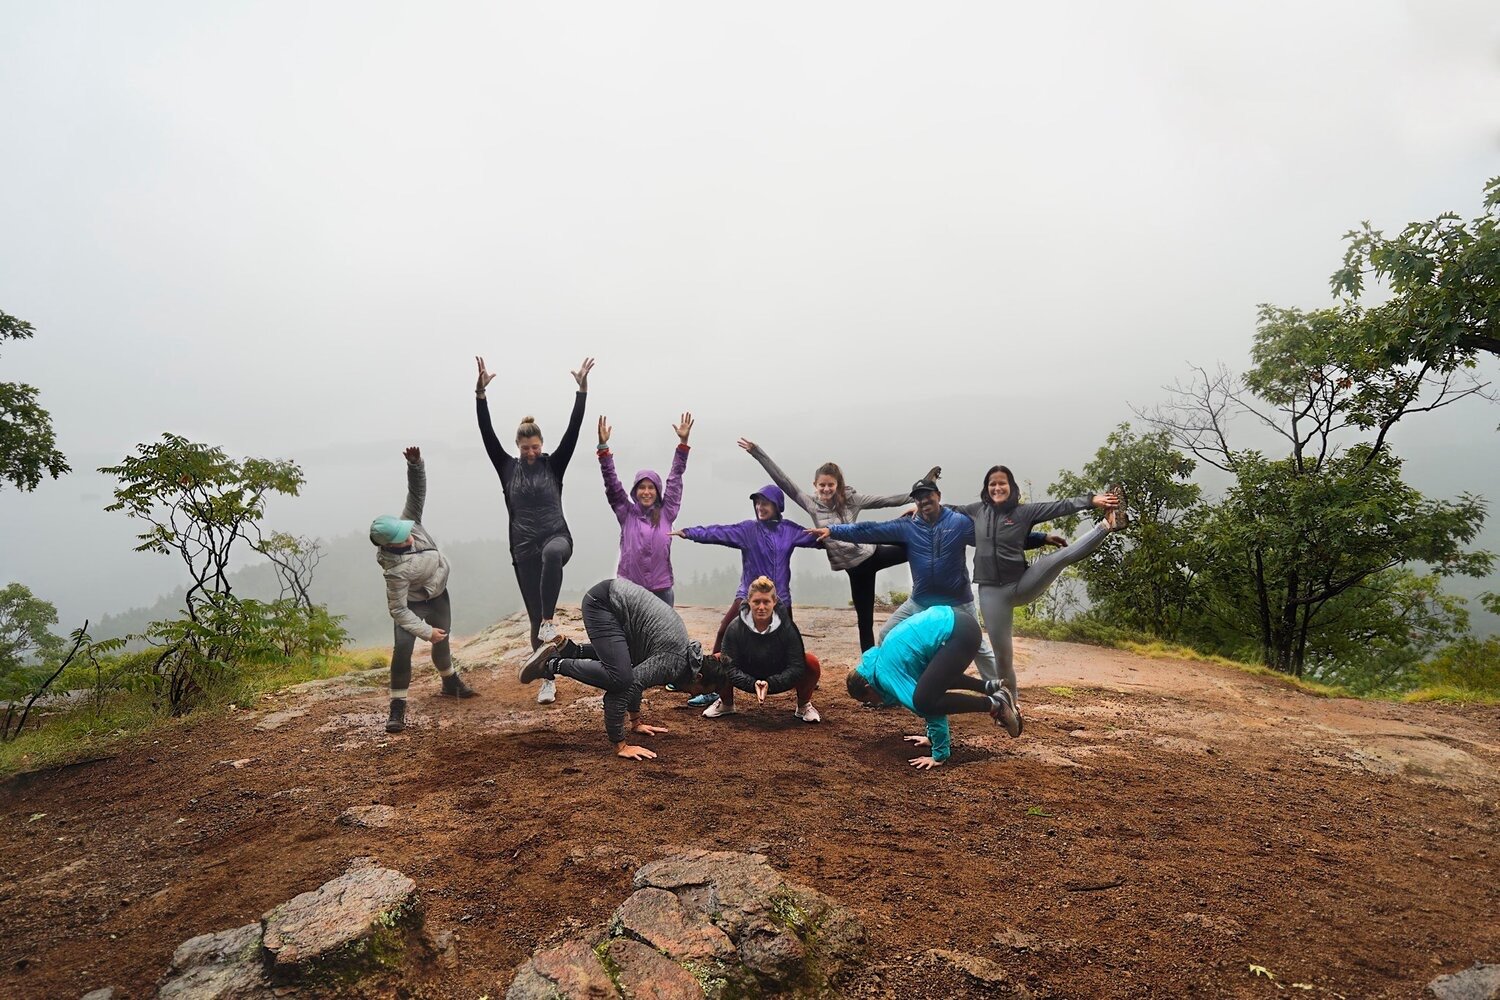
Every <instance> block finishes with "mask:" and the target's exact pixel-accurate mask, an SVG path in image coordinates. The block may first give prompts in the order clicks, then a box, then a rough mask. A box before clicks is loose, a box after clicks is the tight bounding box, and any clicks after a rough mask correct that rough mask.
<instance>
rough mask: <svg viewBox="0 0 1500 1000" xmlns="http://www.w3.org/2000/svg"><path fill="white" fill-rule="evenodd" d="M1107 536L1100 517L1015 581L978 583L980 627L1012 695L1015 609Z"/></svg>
mask: <svg viewBox="0 0 1500 1000" xmlns="http://www.w3.org/2000/svg"><path fill="white" fill-rule="evenodd" d="M1108 537H1109V526H1108V525H1106V524H1104V523H1103V522H1102V521H1101V522H1100V523H1099V524H1096V525H1095V526H1094V529H1093V530H1092V531H1090V532H1089V533H1088V534H1086V535H1084V536H1083V537H1082V538H1080V539H1079V540H1078V541H1076V542H1074V543H1073V544H1071V545H1069V546H1068V547H1067V548H1062V549H1058V550H1057V551H1056V552H1053V553H1052V554H1050V555H1045V556H1042V557H1041V558H1039V559H1034V560H1032V562H1031V565H1030V566H1028V567H1026V572H1025V573H1024V574H1022V576H1021V579H1019V580H1017V581H1016V582H1015V583H1006V584H993V583H981V584H980V585H979V610H980V611H981V612H982V613H983V614H984V627H985V630H986V631H988V632H989V634H990V645H991V646H993V647H994V649H995V659H996V661H997V663H998V665H999V667H1000V680H1001V682H1002V683H1004V684H1005V686H1006V687H1007V688H1009V689H1010V693H1011V694H1012V695H1015V694H1017V691H1016V652H1015V647H1014V646H1013V645H1012V643H1011V636H1010V629H1011V622H1012V620H1013V619H1014V611H1015V609H1016V608H1019V607H1020V606H1021V605H1023V604H1030V603H1031V602H1032V601H1034V600H1036V599H1037V598H1038V597H1041V596H1042V592H1043V591H1044V590H1046V589H1047V588H1048V587H1050V586H1052V582H1053V581H1054V580H1056V579H1057V578H1058V576H1059V575H1061V574H1062V571H1063V570H1065V569H1067V568H1068V567H1069V566H1071V565H1073V564H1074V563H1076V562H1081V561H1082V560H1083V559H1085V558H1087V557H1088V556H1090V555H1092V554H1093V552H1094V550H1095V549H1097V548H1099V546H1100V545H1103V544H1104V540H1105V539H1106V538H1108Z"/></svg>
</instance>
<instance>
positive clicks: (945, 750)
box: [854, 606, 954, 761]
mask: <svg viewBox="0 0 1500 1000" xmlns="http://www.w3.org/2000/svg"><path fill="white" fill-rule="evenodd" d="M953 615H954V611H953V609H952V608H951V607H942V606H940V607H932V608H928V609H927V610H925V611H919V612H917V613H916V614H914V615H912V616H911V617H910V618H908V619H906V620H905V621H903V622H901V623H900V624H899V625H897V626H896V627H895V628H893V629H891V631H890V632H889V634H887V635H886V637H885V640H884V641H883V642H881V644H880V645H878V646H871V647H870V648H869V649H867V650H865V652H864V655H863V656H861V657H860V658H859V666H857V667H855V668H854V669H855V672H856V673H858V674H859V675H860V676H861V677H863V678H864V679H865V680H866V681H868V682H869V684H870V686H871V687H873V688H874V689H875V690H877V691H879V692H880V695H881V697H882V698H883V699H884V700H885V703H886V704H887V705H904V706H906V708H907V709H908V710H909V711H911V712H915V713H916V714H917V715H922V713H921V712H917V709H916V705H915V700H916V699H915V695H916V693H917V681H918V680H919V679H920V678H921V676H922V671H924V670H926V669H927V664H928V663H930V662H932V658H933V657H934V656H936V655H937V651H938V650H939V649H942V648H943V643H945V642H947V641H948V639H949V638H950V637H951V636H952V635H953ZM922 718H923V720H924V721H926V723H927V738H928V739H929V740H931V741H932V759H933V760H936V761H944V760H947V759H948V755H949V753H950V752H951V742H950V739H949V735H948V717H947V716H946V715H922Z"/></svg>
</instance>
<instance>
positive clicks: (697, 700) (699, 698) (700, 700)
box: [688, 691, 719, 718]
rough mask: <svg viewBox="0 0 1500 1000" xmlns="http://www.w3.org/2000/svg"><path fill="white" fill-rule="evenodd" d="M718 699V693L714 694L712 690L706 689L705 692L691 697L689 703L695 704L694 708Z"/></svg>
mask: <svg viewBox="0 0 1500 1000" xmlns="http://www.w3.org/2000/svg"><path fill="white" fill-rule="evenodd" d="M718 700H719V696H718V695H716V694H714V693H713V692H712V691H705V692H704V693H703V694H695V695H693V696H692V697H691V698H689V699H688V704H689V705H691V706H693V707H694V708H702V707H703V706H704V705H712V704H713V703H714V702H716V701H718ZM710 718H712V716H710Z"/></svg>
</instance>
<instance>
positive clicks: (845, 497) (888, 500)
mask: <svg viewBox="0 0 1500 1000" xmlns="http://www.w3.org/2000/svg"><path fill="white" fill-rule="evenodd" d="M740 447H741V448H743V449H745V450H746V451H748V452H749V453H750V457H752V458H754V459H755V460H756V461H757V462H759V463H760V465H761V468H763V469H765V470H766V472H767V473H769V474H770V476H771V479H772V480H773V481H775V483H776V485H777V486H779V487H781V489H782V492H784V493H785V494H786V495H787V496H788V497H790V498H791V500H792V502H793V503H795V504H796V505H797V506H798V507H801V508H802V509H803V510H805V511H807V513H808V514H809V515H811V516H812V519H813V526H814V527H817V528H826V527H828V526H829V525H830V524H853V523H854V522H855V521H857V520H858V519H859V515H860V513H861V512H862V511H866V510H872V509H875V508H879V507H904V506H906V505H907V504H908V503H910V502H911V497H910V496H909V495H908V494H906V493H890V494H886V495H883V496H882V495H875V494H870V493H860V492H857V491H855V490H852V489H850V488H849V487H848V486H847V485H845V483H844V472H843V470H842V469H840V468H839V467H838V466H837V465H836V464H834V463H833V462H824V463H823V464H822V465H820V466H818V471H817V472H815V473H813V490H814V493H813V494H812V495H809V494H807V493H804V492H803V491H802V489H801V488H799V487H798V486H797V484H796V483H794V482H792V478H791V477H790V476H788V475H787V474H786V473H785V472H782V471H781V467H780V466H778V465H777V464H776V463H775V462H773V461H771V456H769V455H767V454H766V453H765V452H764V451H761V449H760V446H759V445H757V444H756V443H755V442H754V441H750V440H747V439H745V438H740ZM825 548H826V551H827V553H828V565H829V566H831V567H833V569H834V570H835V571H842V572H844V573H848V574H849V596H850V597H851V598H853V603H854V615H855V618H856V619H857V620H858V621H859V649H860V652H864V651H865V650H867V649H869V648H870V647H871V646H873V645H875V574H876V573H878V572H880V571H881V570H883V569H889V568H890V567H892V566H899V565H901V564H902V563H904V562H906V547H905V546H904V545H866V544H856V543H853V542H836V541H834V540H833V539H831V538H830V539H829V540H828V541H827V542H826V543H825Z"/></svg>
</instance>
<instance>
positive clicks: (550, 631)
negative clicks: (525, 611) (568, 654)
mask: <svg viewBox="0 0 1500 1000" xmlns="http://www.w3.org/2000/svg"><path fill="white" fill-rule="evenodd" d="M536 637H537V638H538V639H540V640H542V642H551V641H552V640H553V639H556V638H557V626H556V625H554V624H552V623H551V622H542V623H541V624H540V625H538V626H537V627H536Z"/></svg>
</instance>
